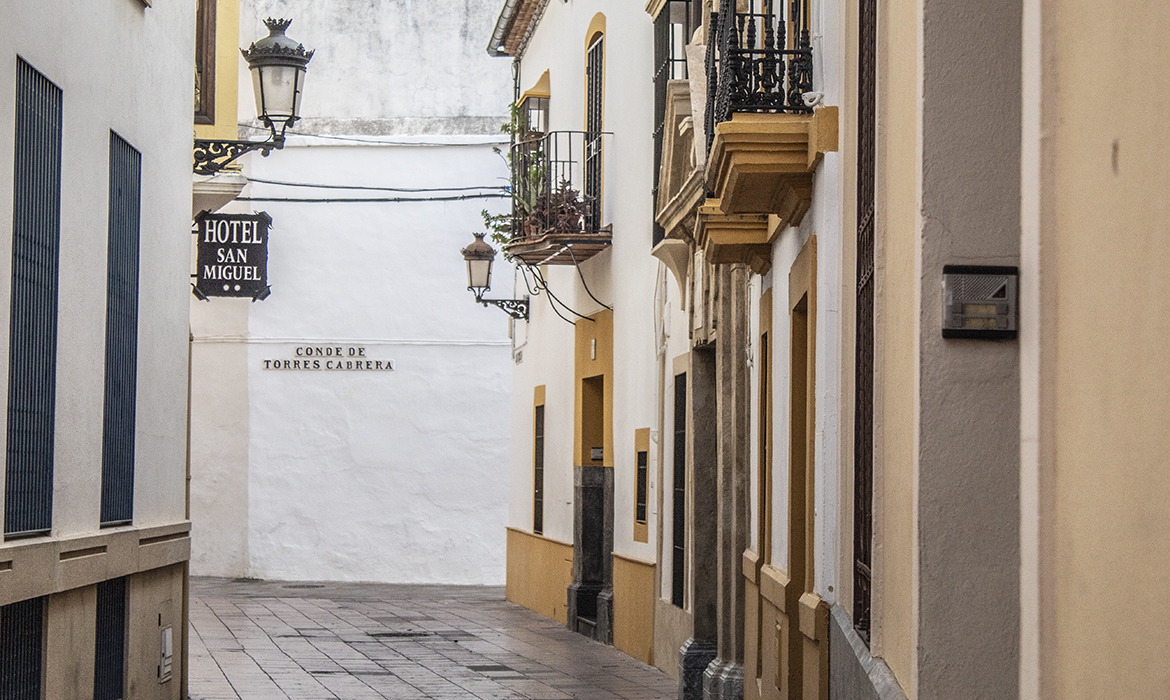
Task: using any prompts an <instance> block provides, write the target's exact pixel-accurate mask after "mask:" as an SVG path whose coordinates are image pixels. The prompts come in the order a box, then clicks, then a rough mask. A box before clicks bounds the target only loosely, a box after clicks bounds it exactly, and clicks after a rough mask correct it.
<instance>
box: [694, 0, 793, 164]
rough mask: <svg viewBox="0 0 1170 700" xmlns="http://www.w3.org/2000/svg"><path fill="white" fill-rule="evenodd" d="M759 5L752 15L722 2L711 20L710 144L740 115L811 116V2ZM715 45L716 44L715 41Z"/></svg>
mask: <svg viewBox="0 0 1170 700" xmlns="http://www.w3.org/2000/svg"><path fill="white" fill-rule="evenodd" d="M777 4H778V5H779V8H780V9H775V8H774V4H773V2H772V0H762V2H761V0H756V2H753V3H752V6H753V7H752V9H753V10H755V11H752V12H736V11H735V10H736V2H735V0H720V5H719V12H718V13H713V14H712V15H711V22H710V24H709V25H708V41H707V82H708V90H707V124H706V126H707V139H708V145H709V144H710V141H711V139H712V138H713V137H714V134H715V127H716V126H718V125H719V124H720V123H721V122H725V121H728V120H729V119H731V116H732V115H733V114H736V113H740V112H755V113H765V114H781V113H790V114H808V113H811V112H812V107H810V106H808V105H807V104H806V103H805V100H804V95H805V94H806V93H809V92H812V89H813V84H812V69H813V56H812V45H811V43H810V38H809V0H792V1H791V2H789V3H787V13H785V11H784V5H785V3H783V2H781V3H777ZM712 39H713V40H712Z"/></svg>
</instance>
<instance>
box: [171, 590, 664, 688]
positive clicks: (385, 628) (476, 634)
mask: <svg viewBox="0 0 1170 700" xmlns="http://www.w3.org/2000/svg"><path fill="white" fill-rule="evenodd" d="M190 632H191V638H190V645H191V646H190V649H191V652H190V653H191V656H190V666H191V668H190V694H191V700H286V699H287V700H318V699H322V700H323V699H325V698H336V699H339V700H367V699H369V700H376V699H380V698H388V699H393V700H416V699H418V700H421V699H423V698H434V699H436V700H439V699H441V700H471V699H472V698H483V699H491V700H513V699H515V700H521V699H531V700H568V699H569V698H581V699H582V700H618V699H619V698H621V699H624V700H665V699H666V698H670V697H673V696H674V695H676V694H677V687H676V685H675V682H674V681H673V680H671V679H670V678H669V677H667V676H666V675H665V674H664V673H662V672H661V671H659V670H658V669H656V668H653V667H650V666H647V665H645V664H643V663H641V662H639V661H636V660H634V659H632V658H630V657H629V656H626V655H625V654H623V653H621V652H619V651H617V650H616V649H614V648H613V647H611V646H606V645H603V644H598V643H597V642H593V641H590V640H588V639H586V638H585V637H583V636H581V635H577V634H573V633H572V632H570V631H569V630H567V629H566V628H565V627H564V626H563V625H561V624H559V623H557V622H555V621H553V620H550V619H548V618H546V617H543V616H541V615H538V614H536V613H534V612H532V611H530V610H526V609H524V608H522V607H520V606H519V605H515V604H514V603H509V602H506V601H505V600H504V590H503V588H502V587H484V586H406V585H386V584H353V583H328V584H325V583H283V582H270V581H253V580H233V579H219V578H193V579H192V584H191V631H190Z"/></svg>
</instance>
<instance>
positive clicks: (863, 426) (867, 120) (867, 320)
mask: <svg viewBox="0 0 1170 700" xmlns="http://www.w3.org/2000/svg"><path fill="white" fill-rule="evenodd" d="M859 13H860V23H859V28H858V44H859V48H860V52H859V53H860V57H859V61H858V81H857V82H858V85H857V93H858V108H857V111H858V114H857V117H858V119H857V297H856V299H857V322H856V323H857V326H856V355H855V364H854V372H855V376H854V387H855V392H856V393H855V400H854V409H853V410H854V418H853V626H854V628H855V629H856V630H857V634H858V635H859V636H860V637H861V638H862V639H863V640H864V641H865V643H866V644H868V643H869V633H870V605H871V603H870V600H871V586H872V582H873V575H872V567H873V351H874V347H873V344H874V212H875V200H874V191H875V188H874V183H875V177H876V172H877V171H876V148H875V144H876V140H877V116H876V115H877V111H876V104H877V102H876V87H877V80H876V76H877V2H876V0H861V3H860V5H859Z"/></svg>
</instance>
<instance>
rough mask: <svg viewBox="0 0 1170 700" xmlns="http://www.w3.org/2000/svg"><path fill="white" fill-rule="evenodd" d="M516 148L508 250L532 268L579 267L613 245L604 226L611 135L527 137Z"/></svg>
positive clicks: (567, 133) (576, 133) (558, 133)
mask: <svg viewBox="0 0 1170 700" xmlns="http://www.w3.org/2000/svg"><path fill="white" fill-rule="evenodd" d="M525 136H526V138H524V139H522V140H521V141H519V142H518V143H516V144H515V145H513V146H512V150H511V158H510V162H511V165H512V215H511V238H510V240H509V241H508V243H507V245H505V246H504V250H505V251H506V252H507V254H508V255H509V256H511V257H512V258H516V259H519V260H521V261H522V262H524V263H527V264H529V265H574V264H577V263H580V262H582V261H584V260H588V259H589V258H591V257H593V256H594V255H597V254H598V253H600V252H601V251H603V250H605V249H606V248H608V247H609V246H610V244H611V242H612V239H613V236H612V233H613V231H612V227H611V226H604V227H603V226H602V225H601V217H602V208H601V180H602V172H603V171H602V165H603V156H604V147H603V146H604V140H605V138H606V136H607V134H604V133H588V132H582V131H552V132H549V133H547V134H540V133H532V132H530V133H528V134H526V135H525Z"/></svg>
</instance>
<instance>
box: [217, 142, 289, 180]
mask: <svg viewBox="0 0 1170 700" xmlns="http://www.w3.org/2000/svg"><path fill="white" fill-rule="evenodd" d="M283 147H284V139H283V138H280V139H269V140H267V141H212V140H209V139H195V174H197V175H215V174H216V173H218V172H219V171H220V170H222V169H223V168H224V166H226V165H227V164H228V163H231V162H232V161H234V160H236V159H237V158H239V157H240V156H242V155H244V154H245V153H250V152H252V151H260V153H261V154H263V155H264V156H265V157H267V156H268V154H269V153H271V152H272V149H274V148H275V149H278V150H279V149H280V148H283Z"/></svg>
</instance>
